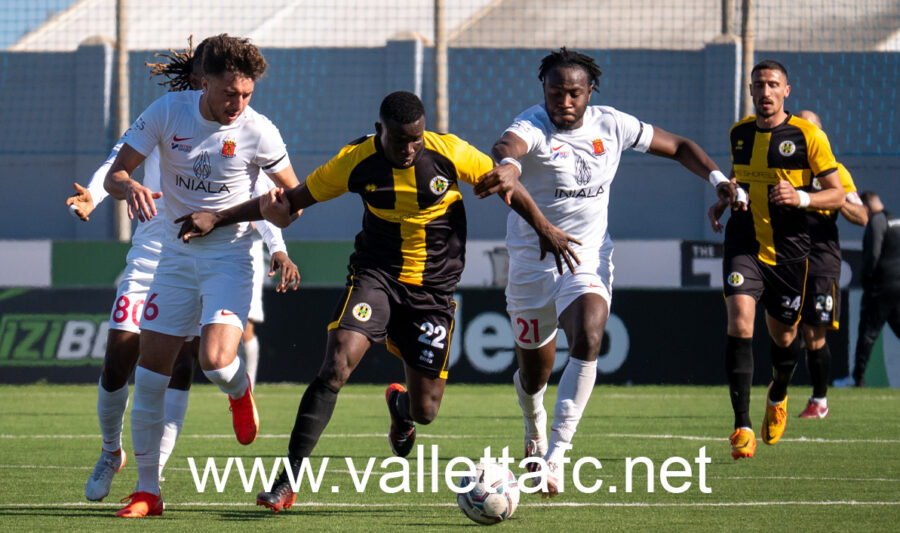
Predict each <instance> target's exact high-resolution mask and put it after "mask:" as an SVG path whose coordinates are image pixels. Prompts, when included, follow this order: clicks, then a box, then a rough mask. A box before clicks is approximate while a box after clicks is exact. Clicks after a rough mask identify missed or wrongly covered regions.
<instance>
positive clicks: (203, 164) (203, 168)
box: [194, 150, 212, 180]
mask: <svg viewBox="0 0 900 533" xmlns="http://www.w3.org/2000/svg"><path fill="white" fill-rule="evenodd" d="M211 172H212V163H210V162H209V153H208V152H207V151H206V150H204V151H203V153H202V154H200V157H198V158H197V160H196V161H194V175H195V176H197V177H198V178H200V179H202V180H205V179H206V178H208V177H209V175H210V173H211Z"/></svg>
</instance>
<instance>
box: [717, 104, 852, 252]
mask: <svg viewBox="0 0 900 533" xmlns="http://www.w3.org/2000/svg"><path fill="white" fill-rule="evenodd" d="M730 137H731V162H732V165H733V168H734V175H735V178H736V179H737V182H738V185H739V186H741V187H742V188H744V189H745V190H746V191H747V197H748V209H747V210H746V211H733V212H732V213H731V218H730V219H729V221H728V226H727V228H726V231H725V252H726V254H728V253H730V254H738V253H750V254H755V255H756V256H757V258H758V259H759V260H760V261H762V262H763V263H766V264H769V265H776V264H786V263H792V262H795V261H802V260H804V259H806V257H807V255H808V254H809V230H808V225H807V220H806V211H805V210H803V209H797V208H796V207H790V206H777V205H775V204H772V203H770V202H769V191H770V190H771V188H772V186H773V185H775V184H776V183H778V182H779V181H780V180H787V181H789V182H790V184H791V185H793V186H794V187H795V188H798V189H803V190H807V191H809V190H811V186H812V179H813V177H817V176H818V177H821V176H826V175H828V174H831V173H832V172H834V171H836V170H837V162H836V161H835V159H834V154H833V153H832V152H831V145H830V144H829V143H828V137H827V136H826V135H825V133H824V132H823V131H822V130H820V129H819V128H817V127H816V126H815V125H814V124H812V123H811V122H808V121H806V120H803V119H801V118H797V117H795V116H793V115H790V114H789V115H788V118H787V119H786V120H785V121H784V122H782V123H781V124H779V125H778V126H775V127H774V128H771V129H762V128H759V127H758V126H757V125H756V116H755V115H751V116H749V117H747V118H745V119H743V120H741V121H739V122H737V123H736V124H735V125H734V126H732V127H731V135H730Z"/></svg>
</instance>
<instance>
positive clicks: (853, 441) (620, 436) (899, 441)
mask: <svg viewBox="0 0 900 533" xmlns="http://www.w3.org/2000/svg"><path fill="white" fill-rule="evenodd" d="M578 435H579V436H582V437H597V438H617V439H681V440H694V441H707V442H723V441H727V440H728V437H700V436H694V435H665V434H664V435H650V434H641V433H579V434H578ZM506 437H507V436H506V435H432V434H428V433H419V438H423V439H449V440H458V439H502V438H506ZM99 438H100V435H98V434H73V435H43V434H38V435H11V434H0V439H99ZM178 438H179V439H234V435H233V434H231V433H228V434H209V435H207V434H201V433H193V434H184V433H183V434H181V435H179V436H178ZM256 438H258V439H288V438H290V435H289V434H274V433H261V434H259V435H257V436H256ZM321 438H323V439H328V438H332V439H333V438H340V439H375V438H377V439H384V438H387V433H331V434H328V433H326V434H323V435H322V437H321ZM781 442H808V443H815V444H900V439H822V438H814V437H795V438H783V439H781Z"/></svg>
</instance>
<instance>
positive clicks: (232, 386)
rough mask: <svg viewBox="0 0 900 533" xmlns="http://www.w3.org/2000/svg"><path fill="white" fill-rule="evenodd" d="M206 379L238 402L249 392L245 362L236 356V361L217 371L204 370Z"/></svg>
mask: <svg viewBox="0 0 900 533" xmlns="http://www.w3.org/2000/svg"><path fill="white" fill-rule="evenodd" d="M203 373H204V374H205V375H206V378H207V379H208V380H210V381H212V382H213V383H215V384H216V385H218V386H219V388H220V389H222V392H224V393H225V394H227V395H229V396H231V399H232V400H237V399H239V398H241V397H242V396H244V394H245V393H246V392H247V370H246V367H245V366H244V360H243V359H241V358H240V357H237V356H235V358H234V361H232V362H231V363H229V364H227V365H225V366H223V367H222V368H217V369H215V370H204V371H203Z"/></svg>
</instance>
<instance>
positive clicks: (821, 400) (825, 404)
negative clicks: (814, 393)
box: [810, 397, 828, 407]
mask: <svg viewBox="0 0 900 533" xmlns="http://www.w3.org/2000/svg"><path fill="white" fill-rule="evenodd" d="M810 400H812V401H814V402H816V403H817V404H819V405H821V406H822V407H828V399H827V398H813V397H810Z"/></svg>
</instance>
